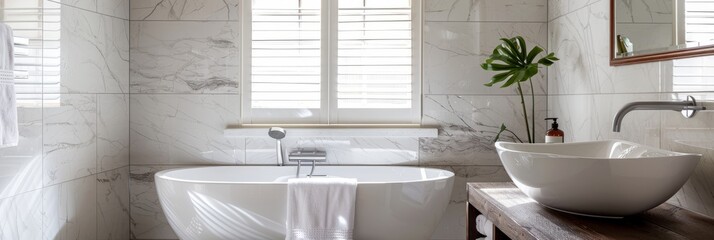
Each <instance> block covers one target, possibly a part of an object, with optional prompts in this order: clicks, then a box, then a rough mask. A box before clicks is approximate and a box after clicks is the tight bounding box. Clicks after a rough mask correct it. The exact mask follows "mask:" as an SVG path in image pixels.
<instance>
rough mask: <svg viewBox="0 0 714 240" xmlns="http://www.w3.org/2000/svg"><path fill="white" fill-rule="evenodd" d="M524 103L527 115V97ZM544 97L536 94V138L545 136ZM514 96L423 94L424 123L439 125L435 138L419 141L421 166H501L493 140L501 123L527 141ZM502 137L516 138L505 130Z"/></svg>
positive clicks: (516, 98) (517, 98)
mask: <svg viewBox="0 0 714 240" xmlns="http://www.w3.org/2000/svg"><path fill="white" fill-rule="evenodd" d="M527 99H528V100H526V103H527V104H526V106H527V108H528V112H529V121H531V117H532V115H530V113H531V110H530V101H531V100H530V96H528V97H527ZM545 100H546V97H544V96H536V98H535V101H536V105H535V107H536V109H535V112H536V115H535V120H536V121H535V123H536V124H535V126H536V130H535V131H536V134H535V135H536V141H538V142H542V141H543V140H544V136H545V126H546V124H545V121H544V120H542V119H544V118H545V117H546V102H545ZM520 109H521V105H520V98H519V97H517V96H454V95H446V96H440V95H426V96H425V97H424V112H423V115H424V117H423V118H424V120H423V124H424V125H425V126H436V127H438V128H439V136H438V137H437V138H423V139H421V141H420V147H419V148H420V149H419V150H420V153H419V163H420V164H422V165H500V164H501V163H500V160H499V159H498V155H497V154H496V150H495V147H494V145H493V139H494V137H495V136H496V133H497V132H498V130H499V128H500V126H501V123H503V124H505V125H506V126H507V127H508V129H510V130H511V131H513V132H515V133H517V134H519V136H520V139H523V141H526V142H527V141H528V139H527V135H525V132H526V128H525V123H524V122H523V115H522V113H521V110H520ZM502 140H507V141H516V139H515V138H514V137H513V136H512V135H511V134H508V133H505V134H503V136H502Z"/></svg>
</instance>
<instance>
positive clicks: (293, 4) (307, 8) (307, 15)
mask: <svg viewBox="0 0 714 240" xmlns="http://www.w3.org/2000/svg"><path fill="white" fill-rule="evenodd" d="M252 15H253V16H252V18H253V19H252V26H251V27H252V49H251V50H252V53H251V54H252V56H251V60H252V66H251V68H252V69H251V71H252V76H251V89H252V97H251V102H252V104H251V106H252V107H253V108H320V82H321V71H320V70H321V66H320V65H321V50H320V49H321V47H320V45H321V41H320V40H321V34H320V32H321V31H320V29H321V24H320V22H321V21H320V15H321V14H320V0H292V1H285V0H258V1H254V2H253V14H252Z"/></svg>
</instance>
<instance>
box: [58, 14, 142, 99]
mask: <svg viewBox="0 0 714 240" xmlns="http://www.w3.org/2000/svg"><path fill="white" fill-rule="evenodd" d="M60 12H61V22H60V26H61V31H60V32H61V33H60V46H59V48H60V55H61V57H60V71H61V78H60V86H61V92H62V93H128V92H129V21H126V20H122V19H117V18H114V17H108V16H106V15H102V14H99V13H94V12H89V11H85V10H81V9H77V8H74V7H69V6H65V5H63V6H62V7H61V9H60ZM47 81H54V79H53V80H47Z"/></svg>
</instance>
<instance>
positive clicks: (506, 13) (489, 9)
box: [424, 0, 548, 22]
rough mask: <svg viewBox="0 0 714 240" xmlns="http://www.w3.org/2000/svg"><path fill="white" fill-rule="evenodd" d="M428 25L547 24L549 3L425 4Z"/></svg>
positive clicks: (447, 0) (465, 0)
mask: <svg viewBox="0 0 714 240" xmlns="http://www.w3.org/2000/svg"><path fill="white" fill-rule="evenodd" d="M424 2H425V10H424V20H426V21H471V22H474V21H505V22H546V18H547V14H546V13H547V11H548V10H547V7H548V6H547V1H546V0H525V1H524V0H425V1H424Z"/></svg>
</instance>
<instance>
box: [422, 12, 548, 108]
mask: <svg viewBox="0 0 714 240" xmlns="http://www.w3.org/2000/svg"><path fill="white" fill-rule="evenodd" d="M547 31H548V30H547V25H546V24H545V23H501V22H498V23H488V22H427V23H426V25H425V27H424V83H423V86H424V90H423V91H424V94H511V95H512V94H517V92H516V90H515V88H505V89H502V88H499V87H486V86H484V85H483V84H485V83H488V82H490V81H491V77H492V76H493V75H494V72H488V71H485V70H483V69H481V67H480V65H481V63H483V61H484V60H485V59H486V58H487V57H488V56H490V55H491V53H492V52H493V48H495V47H496V46H498V45H499V44H501V41H500V40H499V39H500V38H510V37H515V36H523V37H524V38H525V39H526V45H528V46H530V47H529V48H532V47H533V46H535V45H538V46H541V47H543V48H546V47H547V45H548V42H547V41H548V39H547ZM541 56H544V55H541ZM545 73H546V71H545V70H543V71H540V73H539V74H537V75H536V76H534V77H533V85H534V92H535V94H539V95H544V94H545V93H546V91H547V88H548V85H547V83H546V76H545V75H546V74H545ZM523 87H524V89H523V91H524V92H525V93H528V94H530V85H525V86H523Z"/></svg>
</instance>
